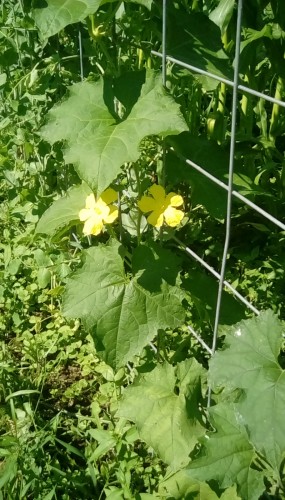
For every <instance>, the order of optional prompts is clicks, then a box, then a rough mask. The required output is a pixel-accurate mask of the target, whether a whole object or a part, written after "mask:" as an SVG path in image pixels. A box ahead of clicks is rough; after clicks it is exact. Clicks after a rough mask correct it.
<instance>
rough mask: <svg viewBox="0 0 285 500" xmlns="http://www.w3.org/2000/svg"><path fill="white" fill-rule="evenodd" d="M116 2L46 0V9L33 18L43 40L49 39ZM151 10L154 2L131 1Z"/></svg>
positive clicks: (145, 0) (38, 11)
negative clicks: (105, 5) (100, 8)
mask: <svg viewBox="0 0 285 500" xmlns="http://www.w3.org/2000/svg"><path fill="white" fill-rule="evenodd" d="M115 1H116V0H46V4H47V5H46V6H45V7H44V8H41V9H40V8H38V9H34V11H33V17H34V19H35V22H36V25H37V27H38V29H39V31H40V34H41V37H42V38H43V39H46V38H49V37H50V36H52V35H55V34H56V33H58V32H59V31H61V30H62V29H63V28H65V26H68V25H69V24H73V23H77V22H79V21H83V20H84V19H85V18H86V17H87V16H89V15H90V14H94V13H95V12H96V11H97V10H98V9H99V7H101V6H102V5H104V4H106V3H112V2H115ZM129 1H132V2H134V3H138V4H141V5H144V6H145V7H147V8H149V9H150V8H151V4H152V0H129Z"/></svg>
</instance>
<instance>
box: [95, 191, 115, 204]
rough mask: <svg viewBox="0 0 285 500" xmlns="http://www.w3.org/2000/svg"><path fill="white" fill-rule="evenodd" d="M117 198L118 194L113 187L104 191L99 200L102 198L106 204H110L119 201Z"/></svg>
mask: <svg viewBox="0 0 285 500" xmlns="http://www.w3.org/2000/svg"><path fill="white" fill-rule="evenodd" d="M117 199H118V194H117V193H116V191H115V190H114V189H112V188H108V189H106V191H104V192H103V193H102V194H101V196H100V198H99V200H102V201H103V202H104V203H106V205H110V203H113V201H117ZM99 200H98V201H99Z"/></svg>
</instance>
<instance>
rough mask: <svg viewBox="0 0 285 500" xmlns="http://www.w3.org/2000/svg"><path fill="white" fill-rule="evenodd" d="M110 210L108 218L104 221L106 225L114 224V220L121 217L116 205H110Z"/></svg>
mask: <svg viewBox="0 0 285 500" xmlns="http://www.w3.org/2000/svg"><path fill="white" fill-rule="evenodd" d="M109 208H110V213H109V215H108V216H107V217H104V221H105V222H106V224H112V222H114V220H115V219H117V217H118V215H119V210H118V209H117V207H115V206H114V205H110V206H109Z"/></svg>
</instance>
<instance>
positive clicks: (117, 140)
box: [42, 73, 187, 194]
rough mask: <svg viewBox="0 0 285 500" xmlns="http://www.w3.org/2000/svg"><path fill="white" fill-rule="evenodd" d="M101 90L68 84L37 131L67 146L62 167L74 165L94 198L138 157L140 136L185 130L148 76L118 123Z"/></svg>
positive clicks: (174, 106) (167, 99) (99, 86)
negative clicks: (63, 98) (67, 93)
mask: <svg viewBox="0 0 285 500" xmlns="http://www.w3.org/2000/svg"><path fill="white" fill-rule="evenodd" d="M138 77H139V78H140V75H139V76H138ZM126 83H127V82H126ZM103 88H104V82H103V80H100V81H99V82H97V83H92V82H83V83H77V84H75V85H73V86H72V87H71V89H70V97H69V98H68V99H67V100H66V101H64V102H63V103H61V104H59V105H58V106H55V107H54V108H53V109H52V110H51V111H50V113H49V122H48V123H47V125H46V126H45V127H43V129H42V135H43V137H44V138H45V139H46V140H47V141H49V142H50V143H54V142H56V141H60V140H64V141H66V149H65V154H64V157H65V160H66V162H67V163H74V165H75V167H76V169H77V171H78V174H79V175H80V177H81V178H82V179H83V180H85V181H86V182H87V184H88V185H89V186H90V187H92V188H93V189H94V190H95V191H96V192H98V193H99V194H100V193H101V192H102V191H104V189H105V188H107V187H108V186H109V184H110V183H111V182H112V181H113V180H114V179H115V178H116V177H117V175H118V173H119V172H120V168H121V166H122V165H123V164H124V163H125V162H128V161H136V160H137V159H138V158H139V155H140V152H139V145H140V142H141V140H142V139H143V138H144V137H146V136H149V135H153V134H161V135H162V136H167V135H169V134H178V133H179V132H182V131H183V130H185V129H186V128H187V127H186V124H185V121H184V119H183V118H182V115H181V114H180V112H179V107H178V105H177V104H176V103H175V102H174V101H173V100H172V98H171V97H170V96H168V95H167V94H166V92H165V90H164V89H163V87H162V85H161V83H160V79H156V78H155V75H154V74H153V73H149V74H148V77H147V80H146V83H145V84H144V85H143V86H142V89H141V95H140V97H139V99H138V101H137V102H136V104H135V105H134V106H133V108H132V110H131V112H130V114H129V115H128V116H127V118H126V119H123V121H120V120H119V118H118V119H117V121H116V120H115V119H114V116H113V115H112V114H111V113H110V112H109V110H108V108H107V107H106V105H105V102H104V98H103Z"/></svg>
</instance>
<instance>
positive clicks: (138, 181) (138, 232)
mask: <svg viewBox="0 0 285 500" xmlns="http://www.w3.org/2000/svg"><path fill="white" fill-rule="evenodd" d="M134 172H135V176H136V181H137V191H138V198H140V197H141V195H142V192H141V180H140V172H139V168H138V165H137V164H136V163H135V164H134ZM141 220H142V214H141V212H140V210H139V211H138V218H137V239H138V246H139V245H140V242H141Z"/></svg>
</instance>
